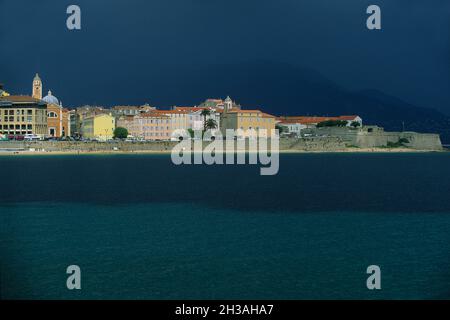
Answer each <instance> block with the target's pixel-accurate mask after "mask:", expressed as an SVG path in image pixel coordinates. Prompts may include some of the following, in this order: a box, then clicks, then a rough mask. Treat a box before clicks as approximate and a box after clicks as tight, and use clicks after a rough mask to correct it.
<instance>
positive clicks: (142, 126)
mask: <svg viewBox="0 0 450 320" xmlns="http://www.w3.org/2000/svg"><path fill="white" fill-rule="evenodd" d="M117 127H123V128H126V129H127V130H128V134H129V135H131V136H133V137H134V138H137V139H142V140H170V139H171V135H172V132H173V130H172V119H171V117H170V116H169V115H166V114H164V113H163V112H161V111H151V112H147V113H142V114H139V115H136V116H123V117H120V118H119V119H118V120H117Z"/></svg>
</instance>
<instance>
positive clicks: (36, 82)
mask: <svg viewBox="0 0 450 320" xmlns="http://www.w3.org/2000/svg"><path fill="white" fill-rule="evenodd" d="M33 98H35V99H39V100H41V99H42V81H41V78H39V75H38V74H37V73H36V76H35V77H34V79H33Z"/></svg>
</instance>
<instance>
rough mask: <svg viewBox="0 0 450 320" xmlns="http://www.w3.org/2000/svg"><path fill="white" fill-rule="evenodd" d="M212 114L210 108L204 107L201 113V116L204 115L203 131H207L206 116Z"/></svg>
mask: <svg viewBox="0 0 450 320" xmlns="http://www.w3.org/2000/svg"><path fill="white" fill-rule="evenodd" d="M210 114H211V111H210V110H209V109H203V110H202V112H201V113H200V115H201V116H203V131H206V117H207V116H209V115H210Z"/></svg>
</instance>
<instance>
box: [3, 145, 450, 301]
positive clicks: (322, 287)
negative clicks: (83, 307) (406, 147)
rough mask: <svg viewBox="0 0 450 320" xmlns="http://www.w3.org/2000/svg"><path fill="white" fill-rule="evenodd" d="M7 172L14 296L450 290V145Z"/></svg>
mask: <svg viewBox="0 0 450 320" xmlns="http://www.w3.org/2000/svg"><path fill="white" fill-rule="evenodd" d="M0 170H1V183H2V189H1V192H0V294H1V298H3V299H11V298H21V299H35V298H37V299H90V298H93V299H134V298H145V299H315V298H322V299H335V298H337V299H354V298H363V299H386V298H393V299H400V298H405V299H420V298H427V299H432V298H436V299H449V298H450V153H440V154H438V153H428V154H298V155H281V159H280V172H279V174H278V175H276V176H260V175H259V167H258V166H250V165H244V166H203V165H202V166H175V165H172V163H171V161H170V156H166V155H113V156H91V155H89V156H30V157H5V156H4V157H0ZM73 264H75V265H79V266H80V268H81V272H82V289H81V290H79V291H77V290H75V291H69V290H67V288H66V279H67V274H66V268H67V266H69V265H73ZM373 264H375V265H379V266H380V267H381V270H382V280H381V283H382V290H379V291H369V290H368V289H367V288H366V279H367V277H368V275H367V274H366V268H367V267H368V266H369V265H373Z"/></svg>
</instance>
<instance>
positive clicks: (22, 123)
mask: <svg viewBox="0 0 450 320" xmlns="http://www.w3.org/2000/svg"><path fill="white" fill-rule="evenodd" d="M0 134H4V135H14V136H21V135H26V134H35V135H39V136H42V137H43V136H45V135H46V134H47V105H46V103H45V102H44V101H42V100H40V99H36V98H33V97H30V96H4V97H0Z"/></svg>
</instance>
